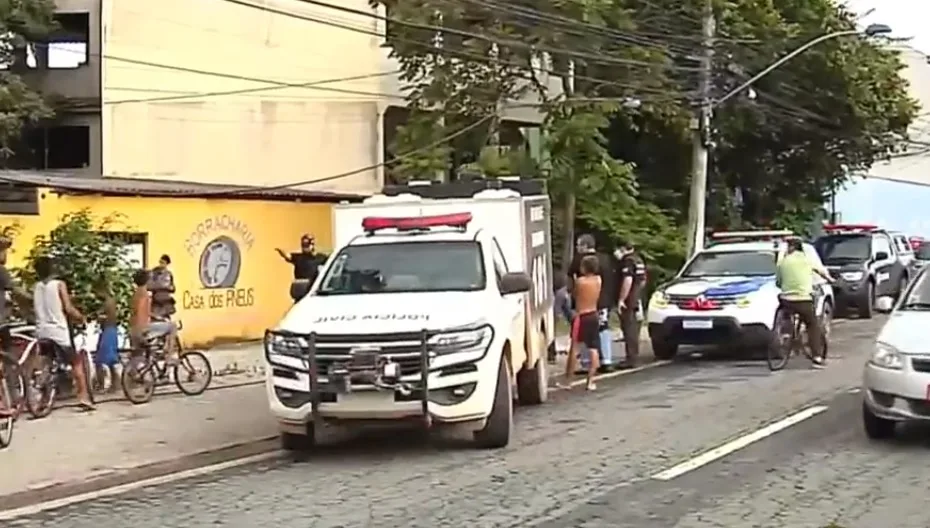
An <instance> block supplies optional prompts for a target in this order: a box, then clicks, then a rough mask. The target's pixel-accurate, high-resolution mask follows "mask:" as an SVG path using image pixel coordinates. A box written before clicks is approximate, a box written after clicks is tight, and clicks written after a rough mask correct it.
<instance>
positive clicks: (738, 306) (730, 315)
mask: <svg viewBox="0 0 930 528" xmlns="http://www.w3.org/2000/svg"><path fill="white" fill-rule="evenodd" d="M792 236H793V234H792V233H791V232H790V231H731V232H718V233H714V234H712V235H711V239H712V243H711V245H710V246H709V247H707V248H705V249H704V250H702V251H699V252H698V253H696V254H695V255H694V256H693V257H691V258H690V259H689V260H688V262H687V263H686V264H685V265H684V267H683V268H682V269H681V271H679V272H678V275H677V276H676V277H675V278H674V279H673V280H672V281H670V282H668V283H667V284H664V285H662V286H660V287H659V288H658V289H657V290H656V291H655V293H654V294H653V295H652V297H651V298H650V300H649V305H648V308H647V314H646V320H647V324H648V329H649V337H650V339H651V341H652V349H653V352H654V353H655V356H656V357H657V358H659V359H671V358H673V357H674V356H675V354H676V353H677V352H678V348H679V347H680V346H681V345H725V346H734V347H735V346H742V347H745V348H746V349H750V350H751V349H753V348H755V347H766V346H770V345H771V344H772V343H773V342H774V340H773V337H774V333H773V328H774V326H775V318H776V314H777V312H778V309H779V301H778V294H779V293H780V290H779V289H778V287H777V286H776V285H775V266H776V262H777V260H776V259H777V258H780V256H781V255H783V254H784V252H785V249H786V243H785V240H786V239H787V238H789V237H792ZM804 253H805V254H806V255H807V256H808V258H810V259H811V261H813V262H815V263H817V264H820V265H821V266H822V263H821V262H820V257H818V256H817V252H816V251H815V250H814V248H813V246H811V245H810V244H807V243H805V244H804ZM814 281H815V299H816V302H817V307H816V308H817V313H818V315H819V316H820V317H821V321H823V328H824V335H828V334H829V327H830V322H831V320H832V316H833V313H834V307H835V306H836V304H835V301H834V297H833V289H832V288H831V287H830V285H829V283H827V282H826V281H824V280H823V279H822V278H821V277H820V276H815V279H814Z"/></svg>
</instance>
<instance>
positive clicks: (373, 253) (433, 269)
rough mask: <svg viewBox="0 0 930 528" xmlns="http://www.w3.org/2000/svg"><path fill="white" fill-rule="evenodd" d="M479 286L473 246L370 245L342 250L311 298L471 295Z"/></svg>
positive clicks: (480, 269) (481, 278)
mask: <svg viewBox="0 0 930 528" xmlns="http://www.w3.org/2000/svg"><path fill="white" fill-rule="evenodd" d="M485 280H486V277H485V269H484V259H483V258H482V253H481V248H480V247H479V246H478V243H477V242H474V241H463V242H403V243H398V244H372V245H363V246H349V247H346V248H343V250H342V251H340V252H339V254H338V255H336V258H335V259H334V260H333V264H332V266H330V267H329V269H328V270H326V275H325V276H324V277H323V280H322V282H321V283H320V288H319V289H318V290H317V291H316V294H317V295H358V294H365V293H401V292H438V291H477V290H483V289H484V287H485Z"/></svg>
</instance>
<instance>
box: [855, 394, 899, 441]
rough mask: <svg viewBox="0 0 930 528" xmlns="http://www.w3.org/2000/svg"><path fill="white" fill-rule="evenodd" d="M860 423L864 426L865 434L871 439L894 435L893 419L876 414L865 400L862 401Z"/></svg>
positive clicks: (882, 438) (883, 438)
mask: <svg viewBox="0 0 930 528" xmlns="http://www.w3.org/2000/svg"><path fill="white" fill-rule="evenodd" d="M862 425H863V427H865V434H866V435H867V436H868V437H869V438H871V439H873V440H885V439H887V438H891V437H893V436H894V428H895V422H894V420H886V419H885V418H881V417H879V416H876V415H875V413H873V412H872V410H871V409H869V406H868V405H867V404H866V403H865V402H862Z"/></svg>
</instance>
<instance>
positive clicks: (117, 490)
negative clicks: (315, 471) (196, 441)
mask: <svg viewBox="0 0 930 528" xmlns="http://www.w3.org/2000/svg"><path fill="white" fill-rule="evenodd" d="M283 455H284V452H283V451H280V450H276V451H271V452H268V453H260V454H257V455H251V456H247V457H243V458H237V459H235V460H227V461H226V462H219V463H217V464H211V465H209V466H203V467H199V468H193V469H187V470H184V471H179V472H177V473H171V474H169V475H162V476H160V477H152V478H148V479H142V480H137V481H135V482H127V483H126V484H120V485H118V486H112V487H109V488H104V489H100V490H96V491H88V492H86V493H78V494H77V495H71V496H69V497H62V498H60V499H53V500H49V501H45V502H39V503H36V504H30V505H29V506H23V507H21V508H15V509H12V510H0V521H9V520H12V519H15V518H17V517H23V516H25V515H35V514H37V513H42V512H44V511H48V510H55V509H58V508H63V507H65V506H71V505H72V504H78V503H81V502H87V501H91V500H96V499H100V498H103V497H112V496H113V495H121V494H123V493H127V492H130V491H135V490H137V489H140V488H147V487H149V486H158V485H162V484H169V483H171V482H177V481H179V480H185V479H189V478H194V477H200V476H203V475H208V474H210V473H216V472H217V471H224V470H227V469H232V468H235V467H239V466H245V465H248V464H255V463H258V462H266V461H269V460H275V459H277V458H280V457H281V456H283Z"/></svg>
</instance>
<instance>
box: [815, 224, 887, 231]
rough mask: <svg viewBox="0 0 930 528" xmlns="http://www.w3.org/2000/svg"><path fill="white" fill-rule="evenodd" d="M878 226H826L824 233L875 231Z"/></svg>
mask: <svg viewBox="0 0 930 528" xmlns="http://www.w3.org/2000/svg"><path fill="white" fill-rule="evenodd" d="M876 229H878V226H877V225H872V224H824V226H823V230H824V231H875V230H876Z"/></svg>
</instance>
